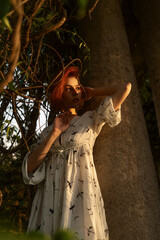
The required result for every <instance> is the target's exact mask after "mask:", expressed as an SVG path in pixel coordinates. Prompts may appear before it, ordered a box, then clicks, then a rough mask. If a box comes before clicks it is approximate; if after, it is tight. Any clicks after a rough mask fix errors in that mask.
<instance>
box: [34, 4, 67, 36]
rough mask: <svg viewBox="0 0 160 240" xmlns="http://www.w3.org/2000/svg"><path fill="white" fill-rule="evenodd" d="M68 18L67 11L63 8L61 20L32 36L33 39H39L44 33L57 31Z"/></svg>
mask: <svg viewBox="0 0 160 240" xmlns="http://www.w3.org/2000/svg"><path fill="white" fill-rule="evenodd" d="M66 20H67V12H66V10H65V9H64V8H63V17H62V18H61V20H59V21H58V22H57V23H56V24H54V25H53V26H51V27H49V28H47V29H43V31H41V32H39V33H36V34H34V35H33V36H32V38H33V39H35V40H37V39H38V38H40V37H42V36H43V35H44V34H47V33H50V32H53V31H55V30H56V29H58V28H60V27H61V26H62V25H63V24H64V23H65V21H66Z"/></svg>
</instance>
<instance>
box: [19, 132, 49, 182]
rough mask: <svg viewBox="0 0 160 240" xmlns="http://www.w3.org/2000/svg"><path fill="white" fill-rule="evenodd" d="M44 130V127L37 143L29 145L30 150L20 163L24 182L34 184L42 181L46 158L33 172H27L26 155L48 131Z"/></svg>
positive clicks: (38, 142)
mask: <svg viewBox="0 0 160 240" xmlns="http://www.w3.org/2000/svg"><path fill="white" fill-rule="evenodd" d="M46 130H47V129H44V130H43V131H42V133H41V135H40V137H39V140H38V141H37V143H35V144H33V145H32V146H31V151H30V152H28V153H27V154H26V156H25V157H24V160H23V163H22V176H23V181H24V183H25V184H29V185H36V184H39V183H40V182H42V181H43V180H44V178H45V165H46V163H45V160H46V159H44V160H43V162H42V163H41V165H40V166H39V167H38V168H37V169H36V170H35V171H34V172H33V173H28V171H27V169H28V157H29V155H30V154H31V153H32V152H33V151H34V150H35V149H36V148H37V147H38V145H39V144H40V143H41V142H42V141H43V140H44V138H45V136H46V133H48V131H46Z"/></svg>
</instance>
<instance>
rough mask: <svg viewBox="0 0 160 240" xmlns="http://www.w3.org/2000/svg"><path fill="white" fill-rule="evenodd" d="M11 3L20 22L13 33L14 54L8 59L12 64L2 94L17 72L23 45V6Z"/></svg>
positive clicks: (0, 89)
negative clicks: (21, 31)
mask: <svg viewBox="0 0 160 240" xmlns="http://www.w3.org/2000/svg"><path fill="white" fill-rule="evenodd" d="M11 3H12V5H13V7H14V9H15V11H16V12H17V15H18V20H17V25H16V29H15V31H14V32H13V35H12V40H11V43H12V52H11V55H10V57H9V59H8V62H9V64H10V65H9V70H8V73H7V75H6V80H5V81H3V82H2V83H1V84H0V92H2V91H3V89H4V87H5V86H6V85H8V84H9V83H10V82H11V81H12V78H13V74H14V70H15V67H16V65H17V62H18V58H19V53H20V45H21V41H20V30H21V24H22V19H23V10H22V5H21V4H20V0H11Z"/></svg>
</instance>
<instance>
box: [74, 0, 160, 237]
mask: <svg viewBox="0 0 160 240" xmlns="http://www.w3.org/2000/svg"><path fill="white" fill-rule="evenodd" d="M79 30H80V34H81V36H82V37H83V38H84V40H85V41H86V43H87V44H88V46H89V48H90V49H91V70H92V72H91V76H90V79H89V80H88V79H87V85H88V86H91V87H101V86H105V85H107V84H118V83H126V82H131V83H132V90H131V93H130V95H129V96H128V97H127V99H126V100H125V102H124V103H123V104H122V121H121V123H120V124H119V125H118V126H116V127H114V128H109V127H108V126H107V124H106V125H105V126H104V127H103V129H102V131H101V133H100V135H99V137H98V138H97V141H96V144H95V147H94V160H95V164H96V169H97V174H98V179H99V182H100V186H101V191H102V195H103V199H104V202H105V210H106V219H107V223H108V227H109V235H110V240H120V239H121V240H151V239H152V240H158V239H160V193H159V186H158V178H157V175H156V171H155V166H154V163H153V159H152V153H151V149H150V144H149V138H148V133H147V129H146V125H145V120H144V116H143V110H142V106H141V102H140V97H139V93H138V88H137V83H136V79H135V74H134V69H133V64H132V60H131V56H130V51H129V45H128V40H127V36H126V32H125V27H124V23H123V18H122V14H121V9H120V5H119V1H118V0H108V1H99V3H98V5H97V6H96V8H95V9H94V11H93V12H92V20H90V19H89V17H88V16H87V17H86V18H84V20H83V21H81V25H80V26H79Z"/></svg>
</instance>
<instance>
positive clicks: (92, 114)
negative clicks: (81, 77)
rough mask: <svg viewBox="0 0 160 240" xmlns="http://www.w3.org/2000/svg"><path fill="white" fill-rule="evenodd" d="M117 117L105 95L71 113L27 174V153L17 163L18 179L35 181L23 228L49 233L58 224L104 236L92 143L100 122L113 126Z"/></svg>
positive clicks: (101, 239)
mask: <svg viewBox="0 0 160 240" xmlns="http://www.w3.org/2000/svg"><path fill="white" fill-rule="evenodd" d="M120 121H121V107H120V108H119V109H118V110H116V111H115V110H114V107H113V102H112V96H109V97H105V99H104V100H103V101H102V102H101V103H100V105H99V106H98V107H97V108H96V109H95V110H94V111H87V112H85V113H84V114H83V115H82V116H75V117H74V118H72V120H71V121H70V125H69V127H68V128H67V129H66V130H65V131H64V132H62V133H61V135H60V136H59V137H58V138H57V139H56V141H55V142H54V144H53V145H52V147H51V149H50V151H49V153H48V154H47V156H46V158H45V159H44V161H43V163H42V164H41V165H40V166H39V168H38V169H37V170H36V171H35V172H34V173H33V174H30V175H28V173H27V160H28V155H29V153H27V155H26V157H25V158H24V161H23V165H22V173H23V179H24V182H25V183H26V184H31V185H36V184H37V192H36V195H35V197H34V200H33V204H32V209H31V215H30V219H29V224H28V229H27V232H30V231H40V232H43V233H45V234H47V235H52V234H54V233H55V231H56V230H58V229H72V230H73V231H74V232H75V233H77V234H78V236H79V238H80V239H83V240H106V239H107V240H108V239H109V230H108V225H107V222H106V216H105V209H104V202H103V198H102V194H101V190H100V186H99V182H98V179H97V174H96V169H95V165H94V161H93V146H94V143H95V140H96V137H97V136H98V134H99V133H100V131H101V128H102V126H103V125H104V124H105V123H108V124H109V126H110V127H114V126H116V125H118V124H119V122H120ZM51 128H52V126H49V127H47V128H45V129H44V130H43V132H42V133H43V134H41V137H40V140H39V142H38V143H37V144H36V145H35V146H34V147H36V146H37V145H38V144H40V142H41V141H43V140H44V138H45V136H47V134H48V133H49V131H50V130H51ZM101 151H103V148H102V149H101Z"/></svg>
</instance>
